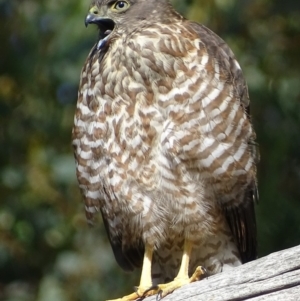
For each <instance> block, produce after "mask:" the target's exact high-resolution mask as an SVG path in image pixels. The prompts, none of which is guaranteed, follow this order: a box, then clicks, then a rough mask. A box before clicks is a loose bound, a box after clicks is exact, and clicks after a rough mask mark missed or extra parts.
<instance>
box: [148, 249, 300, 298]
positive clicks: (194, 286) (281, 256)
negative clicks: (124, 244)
mask: <svg viewBox="0 0 300 301" xmlns="http://www.w3.org/2000/svg"><path fill="white" fill-rule="evenodd" d="M144 300H145V301H154V300H156V297H155V296H153V297H149V298H146V299H144ZM171 300H172V301H179V300H185V301H196V300H197V301H202V300H203V301H204V300H205V301H233V300H234V301H240V300H251V301H265V300H266V301H273V300H278V301H291V300H295V301H299V300H300V245H299V246H297V247H294V248H290V249H287V250H283V251H280V252H276V253H272V254H270V255H268V256H266V257H263V258H260V259H257V260H255V261H252V262H249V263H247V264H244V265H242V266H239V267H236V268H233V269H232V270H230V271H226V272H223V273H220V274H217V275H214V276H211V277H209V278H206V279H203V280H201V281H198V282H195V283H191V284H189V285H186V286H184V287H182V288H180V289H178V290H175V291H174V292H173V293H172V294H170V295H168V296H166V297H165V298H164V299H163V301H171Z"/></svg>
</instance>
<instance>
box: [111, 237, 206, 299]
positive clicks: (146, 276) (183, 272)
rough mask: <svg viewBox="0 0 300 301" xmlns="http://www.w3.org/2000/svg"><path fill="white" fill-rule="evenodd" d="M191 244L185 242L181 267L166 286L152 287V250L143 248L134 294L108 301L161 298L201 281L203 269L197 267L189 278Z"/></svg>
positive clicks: (147, 246)
mask: <svg viewBox="0 0 300 301" xmlns="http://www.w3.org/2000/svg"><path fill="white" fill-rule="evenodd" d="M192 248H193V243H192V242H190V241H188V240H185V242H184V250H183V255H182V260H181V265H180V268H179V272H178V274H177V276H176V278H175V279H174V280H173V281H171V282H169V283H166V284H159V285H154V286H152V279H151V264H152V255H153V248H152V247H150V246H149V245H146V247H145V254H144V260H143V268H142V274H141V280H140V285H139V287H138V288H137V291H136V292H135V293H132V294H130V295H128V296H125V297H123V298H120V299H115V300H110V301H133V300H136V299H138V298H143V297H147V296H152V295H156V294H158V295H159V296H160V297H161V298H163V297H164V296H166V295H168V294H170V293H172V292H173V291H174V290H175V289H177V288H180V287H182V286H183V285H185V284H188V283H191V282H194V281H197V280H200V279H201V276H202V275H204V274H205V269H204V268H202V267H200V266H199V267H197V268H196V270H195V272H194V274H193V275H192V277H189V274H188V273H189V262H190V257H191V253H192Z"/></svg>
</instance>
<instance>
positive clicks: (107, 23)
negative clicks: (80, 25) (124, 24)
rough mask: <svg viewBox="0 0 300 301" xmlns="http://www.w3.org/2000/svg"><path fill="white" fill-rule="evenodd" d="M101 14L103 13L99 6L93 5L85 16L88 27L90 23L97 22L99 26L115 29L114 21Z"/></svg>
mask: <svg viewBox="0 0 300 301" xmlns="http://www.w3.org/2000/svg"><path fill="white" fill-rule="evenodd" d="M101 15H102V13H100V11H99V9H98V7H97V6H93V7H92V8H91V9H90V11H89V13H88V15H87V16H86V18H85V21H84V24H85V26H86V27H87V26H88V25H89V24H96V25H98V26H99V27H104V28H109V29H113V28H114V25H115V23H114V21H113V20H111V19H108V18H105V17H102V16H101Z"/></svg>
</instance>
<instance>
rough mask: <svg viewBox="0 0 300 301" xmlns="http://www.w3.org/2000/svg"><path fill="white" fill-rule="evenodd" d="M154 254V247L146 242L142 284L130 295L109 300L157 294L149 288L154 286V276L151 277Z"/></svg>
mask: <svg viewBox="0 0 300 301" xmlns="http://www.w3.org/2000/svg"><path fill="white" fill-rule="evenodd" d="M152 255H153V247H152V246H150V245H147V244H146V246H145V253H144V260H143V267H142V274H141V280H140V285H139V286H138V288H137V290H136V292H135V293H132V294H130V295H128V296H124V297H123V298H119V299H115V300H108V301H133V300H136V299H138V298H143V297H146V296H151V295H154V294H156V292H153V290H149V287H152V278H151V264H152Z"/></svg>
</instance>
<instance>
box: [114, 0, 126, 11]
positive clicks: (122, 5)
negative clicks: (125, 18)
mask: <svg viewBox="0 0 300 301" xmlns="http://www.w3.org/2000/svg"><path fill="white" fill-rule="evenodd" d="M128 7H129V3H128V2H127V1H117V2H116V3H115V4H114V5H113V6H112V9H113V10H114V11H118V12H121V11H125V10H126V9H127V8H128Z"/></svg>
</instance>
